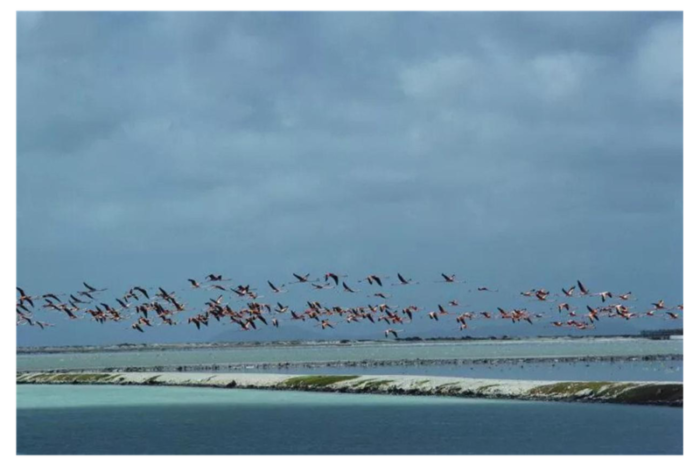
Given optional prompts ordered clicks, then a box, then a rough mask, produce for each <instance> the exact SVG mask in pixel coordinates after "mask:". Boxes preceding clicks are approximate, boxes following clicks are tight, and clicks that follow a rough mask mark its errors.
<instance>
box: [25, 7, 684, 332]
mask: <svg viewBox="0 0 700 466" xmlns="http://www.w3.org/2000/svg"><path fill="white" fill-rule="evenodd" d="M17 26H18V30H17V152H18V153H17V238H18V239H17V276H18V285H19V286H21V287H22V288H24V289H25V290H26V291H27V292H28V293H29V294H31V295H36V294H43V293H48V292H54V293H57V294H65V293H71V292H75V291H77V290H79V289H82V282H83V281H87V282H88V283H89V284H91V285H93V286H97V287H105V288H108V291H107V292H104V294H103V295H102V298H104V299H106V300H108V302H110V303H112V304H113V305H114V303H115V302H114V299H113V298H114V297H116V296H121V294H122V293H123V292H125V291H126V290H128V289H129V288H130V287H132V286H134V285H141V286H145V287H149V288H153V287H157V286H163V287H165V288H167V289H168V290H171V291H175V292H176V293H177V294H178V296H180V297H181V298H182V299H183V300H184V301H186V302H187V303H188V305H189V306H191V307H192V308H193V309H200V308H202V307H203V303H204V302H205V301H206V300H207V299H208V298H210V297H216V295H215V294H214V293H208V292H204V291H201V290H197V291H192V290H188V283H187V282H186V279H187V278H196V279H198V280H203V279H204V276H205V275H207V274H209V273H221V274H223V275H224V276H225V277H229V278H231V280H232V281H231V282H230V284H231V285H235V284H239V283H251V284H253V285H254V286H255V287H257V288H258V290H259V293H260V294H262V295H263V298H261V300H262V301H264V302H270V303H274V302H276V301H278V300H279V301H282V302H283V303H285V304H290V305H291V306H292V308H295V309H297V310H299V311H302V310H303V309H304V302H305V301H306V300H311V299H314V300H319V301H322V303H324V304H328V305H335V304H337V305H342V306H356V305H358V306H359V305H366V304H368V303H370V302H372V303H376V302H377V301H376V300H375V301H372V298H370V297H368V295H371V294H372V292H376V291H377V290H375V289H373V288H372V287H369V286H368V285H361V284H358V283H357V281H358V280H359V279H360V278H361V277H363V276H366V275H368V274H370V273H374V274H378V275H380V276H383V277H392V279H391V280H389V281H392V280H393V281H395V276H396V273H397V272H401V273H402V274H403V275H404V276H407V277H412V278H414V279H416V280H418V281H420V282H421V284H420V285H419V286H413V287H391V286H386V287H385V288H386V290H385V291H386V292H388V293H390V294H392V296H391V298H390V300H389V302H391V303H393V304H396V305H400V306H405V305H408V304H416V305H418V306H421V307H425V310H426V311H427V310H430V309H431V308H435V306H436V305H437V304H438V303H442V304H445V303H446V302H447V301H449V300H451V299H458V300H459V301H460V303H463V304H464V305H466V306H468V307H463V308H461V309H460V310H459V312H463V311H472V312H476V311H480V310H491V311H495V306H502V307H506V308H513V307H516V306H517V307H528V309H530V310H531V311H533V312H537V311H539V310H546V309H549V308H551V307H552V306H554V305H555V304H556V303H555V302H553V303H544V304H538V303H533V302H532V301H527V300H525V299H524V298H522V297H519V295H518V293H519V292H520V291H523V290H529V289H532V288H542V287H544V288H547V289H550V290H553V291H558V290H559V289H560V288H561V287H564V286H566V287H568V286H571V285H573V284H575V282H576V280H578V279H580V280H582V281H583V282H584V283H586V284H587V285H588V287H589V288H591V289H592V290H594V291H604V290H610V291H612V292H614V293H623V292H626V291H633V292H634V293H635V295H636V296H637V298H638V301H636V302H635V303H633V306H635V308H636V309H637V310H642V311H643V310H646V309H648V308H649V307H650V306H649V305H648V304H649V303H651V302H652V301H657V300H658V299H666V301H667V303H669V304H670V305H676V304H680V303H682V296H683V288H682V279H683V276H682V270H683V249H682V239H683V238H682V227H683V214H682V212H683V194H682V192H683V186H682V174H683V145H682V141H683V133H682V127H683V90H682V89H683V61H682V54H683V51H682V47H683V45H682V37H683V16H682V14H681V13H659V12H654V13H612V12H609V13H579V12H571V13H535V12H532V13H474V12H462V13H398V12H394V13H301V12H296V13H295V12H288V13H242V12H229V13H69V12H63V13H18V15H17ZM329 271H333V272H338V273H342V274H347V275H348V278H347V279H346V280H347V281H348V284H350V285H351V286H356V287H357V288H358V289H359V290H360V291H359V292H358V293H356V294H354V295H351V294H349V293H342V292H339V291H338V290H324V291H320V292H316V291H314V290H312V289H310V287H308V286H306V285H289V286H288V288H289V289H290V292H289V293H285V294H283V295H279V296H274V295H272V294H271V293H269V290H268V289H267V288H266V286H265V281H266V280H268V279H270V280H272V281H273V282H276V283H285V282H289V281H291V280H292V279H293V277H292V275H291V274H292V273H293V272H296V273H304V274H305V273H311V274H312V277H318V276H322V275H323V274H324V273H326V272H329ZM443 272H444V273H447V274H452V273H454V274H457V276H458V278H459V279H460V280H465V281H466V283H465V284H461V285H454V286H453V285H445V284H441V283H435V282H436V281H438V280H439V278H440V276H439V274H440V273H443ZM477 286H488V287H490V288H493V289H498V290H499V292H498V293H490V294H489V293H477V292H475V291H474V290H475V289H476V287H477ZM374 288H376V287H374ZM469 290H472V291H471V292H470V291H469ZM110 299H111V301H109V300H110ZM227 299H228V298H227ZM553 299H558V298H553ZM230 302H231V304H232V305H234V306H236V307H240V306H242V305H243V302H238V301H235V300H233V298H231V299H230ZM591 302H595V301H591ZM579 306H583V301H582V302H581V303H580V304H579ZM194 312H195V311H192V312H191V314H192V315H194ZM37 316H38V317H39V316H40V317H39V318H40V320H44V321H47V322H53V323H56V327H51V328H48V329H46V330H45V331H41V330H39V329H38V328H36V327H29V326H26V325H23V326H19V327H18V330H17V336H18V345H72V344H113V343H122V342H132V343H145V342H181V341H214V340H232V341H237V340H241V341H243V340H251V339H260V340H270V339H296V338H300V339H305V338H345V337H348V338H350V337H355V338H382V337H383V334H382V333H381V332H382V330H383V327H378V326H372V325H370V324H364V323H363V324H357V325H355V324H353V325H345V324H340V325H338V328H337V329H336V331H330V330H327V331H324V330H321V329H320V328H318V327H314V326H313V324H308V323H306V324H297V323H289V322H287V321H286V320H283V321H282V326H281V327H280V329H277V330H272V329H269V328H265V329H262V330H260V331H256V332H243V331H240V330H239V329H238V328H234V326H233V325H219V324H213V325H210V326H209V327H210V328H207V329H204V330H202V331H199V332H197V331H196V329H195V328H194V327H193V326H191V325H178V326H175V327H172V328H170V327H168V328H166V327H165V326H162V327H157V328H154V329H149V331H148V332H147V333H145V334H140V333H138V332H135V331H133V330H131V329H130V328H129V323H124V322H122V323H108V324H104V325H99V324H97V323H95V322H90V321H88V320H87V319H81V320H79V321H68V320H67V319H65V318H64V316H62V315H57V313H55V312H51V311H44V310H40V311H37ZM547 322H548V321H545V322H542V323H538V325H537V326H532V327H530V326H528V325H527V324H524V325H521V324H517V325H513V324H511V323H510V322H508V321H503V322H475V325H474V327H475V328H474V329H473V331H471V335H473V336H489V335H501V334H504V333H507V334H509V335H523V336H528V335H549V334H562V333H565V332H566V331H562V330H559V329H555V328H553V327H551V326H549V325H548V324H547ZM678 325H679V324H678V323H677V322H669V321H668V320H666V319H663V318H658V319H656V318H655V319H646V320H644V319H637V320H633V321H630V322H625V321H622V320H621V319H614V321H613V319H611V320H610V321H609V322H605V323H604V325H603V324H601V325H599V326H598V328H597V329H596V330H595V331H593V333H597V334H606V333H610V334H614V333H636V332H637V331H639V330H640V329H644V328H667V327H674V326H678ZM404 329H405V330H404V334H403V335H404V336H414V335H418V336H462V335H463V334H464V333H460V332H459V331H458V324H456V323H455V322H454V316H450V318H449V319H443V320H442V321H441V322H439V323H434V322H431V321H428V319H426V318H425V316H421V318H420V319H417V320H416V321H415V322H413V323H412V324H410V325H405V326H404Z"/></svg>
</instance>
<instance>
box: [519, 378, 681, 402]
mask: <svg viewBox="0 0 700 466" xmlns="http://www.w3.org/2000/svg"><path fill="white" fill-rule="evenodd" d="M584 391H588V393H585V392H584ZM581 392H584V393H581ZM528 394H529V395H533V396H546V395H554V396H562V397H570V398H578V397H583V398H585V397H590V398H600V399H606V398H607V399H610V398H612V399H615V400H616V401H619V402H621V403H633V404H639V403H642V404H646V403H661V404H680V403H682V402H683V385H682V384H646V385H636V384H633V383H625V382H621V383H615V382H561V383H555V384H550V385H542V386H540V387H535V388H533V389H532V390H530V391H529V393H528Z"/></svg>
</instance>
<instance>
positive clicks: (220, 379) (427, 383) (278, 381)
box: [16, 372, 683, 407]
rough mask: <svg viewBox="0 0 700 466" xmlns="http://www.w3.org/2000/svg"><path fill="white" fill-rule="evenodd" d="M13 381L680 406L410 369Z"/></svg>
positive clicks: (660, 392)
mask: <svg viewBox="0 0 700 466" xmlns="http://www.w3.org/2000/svg"><path fill="white" fill-rule="evenodd" d="M16 383H17V385H22V384H42V385H43V384H70V385H75V384H84V385H141V386H172V387H178V386H186V387H212V388H239V389H262V390H301V391H314V392H334V393H357V394H360V393H371V394H390V395H412V396H455V397H463V398H486V399H510V400H525V401H568V402H594V403H617V404H634V405H656V406H672V407H682V406H683V383H682V382H633V381H631V382H606V381H601V382H577V381H538V380H501V379H474V378H463V377H438V376H412V375H390V376H384V375H371V376H368V375H281V374H220V373H201V372H200V373H193V372H191V373H181V372H142V373H113V372H68V373H55V372H25V373H17V379H16Z"/></svg>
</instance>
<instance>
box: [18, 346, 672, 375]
mask: <svg viewBox="0 0 700 466" xmlns="http://www.w3.org/2000/svg"><path fill="white" fill-rule="evenodd" d="M673 354H683V341H682V340H648V339H634V338H610V339H576V340H566V339H561V340H551V339H550V340H547V339H540V340H521V341H478V342H469V341H465V342H448V343H391V344H381V343H364V344H353V345H305V346H268V347H238V348H222V349H197V350H159V351H150V350H149V351H128V352H111V353H110V352H92V353H64V354H20V355H17V370H20V371H27V370H46V369H99V368H105V367H152V366H170V365H192V364H227V363H243V362H250V363H253V362H281V361H286V362H298V361H309V362H318V361H363V360H385V361H386V360H392V361H395V360H401V359H481V358H527V357H582V356H640V357H641V356H648V355H673Z"/></svg>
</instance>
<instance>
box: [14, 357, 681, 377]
mask: <svg viewBox="0 0 700 466" xmlns="http://www.w3.org/2000/svg"><path fill="white" fill-rule="evenodd" d="M634 361H648V362H654V361H683V355H682V354H657V355H646V356H538V357H523V358H519V357H497V358H440V359H421V358H416V359H386V360H373V359H363V360H337V361H291V362H279V361H278V362H260V361H258V362H234V363H216V364H165V365H155V366H119V367H109V366H108V367H100V368H71V369H42V370H41V371H40V372H43V373H54V374H61V373H86V372H110V373H137V372H138V373H144V372H202V371H204V372H221V371H229V370H249V369H260V370H269V369H281V370H284V369H299V368H303V369H319V368H326V367H332V368H339V367H340V368H342V367H398V366H440V365H455V366H457V365H466V366H469V365H474V366H479V365H500V364H511V365H517V364H543V363H563V364H566V363H586V362H589V363H590V362H608V363H613V362H634ZM17 372H18V373H28V372H37V371H36V370H18V371H17Z"/></svg>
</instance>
